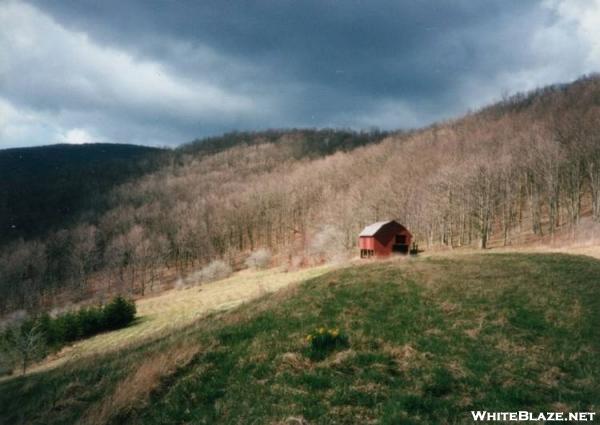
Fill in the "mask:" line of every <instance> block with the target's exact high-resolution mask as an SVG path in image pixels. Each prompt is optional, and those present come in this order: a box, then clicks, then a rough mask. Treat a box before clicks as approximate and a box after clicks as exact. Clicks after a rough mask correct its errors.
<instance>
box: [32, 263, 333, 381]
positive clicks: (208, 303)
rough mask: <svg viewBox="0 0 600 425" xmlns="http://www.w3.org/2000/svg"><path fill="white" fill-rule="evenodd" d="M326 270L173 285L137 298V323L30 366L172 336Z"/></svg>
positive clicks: (255, 272) (272, 271) (52, 364)
mask: <svg viewBox="0 0 600 425" xmlns="http://www.w3.org/2000/svg"><path fill="white" fill-rule="evenodd" d="M328 270H330V268H329V267H327V266H321V267H313V268H310V269H299V270H296V271H291V272H285V271H283V270H281V269H269V270H244V271H241V272H239V273H236V274H234V275H233V276H231V277H229V278H227V279H223V280H220V281H218V282H210V283H204V284H201V285H193V286H190V287H187V288H183V289H173V290H169V291H166V292H162V293H160V294H158V295H157V296H154V297H148V298H144V299H141V300H138V301H137V302H136V307H137V313H138V314H137V316H138V319H137V322H136V324H135V326H131V327H128V328H125V329H120V330H118V331H114V332H109V333H104V334H100V335H97V336H95V337H93V338H89V339H86V340H82V341H79V342H76V343H75V344H73V345H71V346H68V347H66V348H64V349H63V350H62V351H61V352H59V353H57V354H56V355H53V356H52V357H51V358H49V359H47V360H46V361H44V362H43V363H41V364H39V365H37V366H35V367H33V368H31V371H32V372H36V371H40V370H47V369H49V368H54V367H57V366H59V365H61V364H64V363H65V362H70V361H72V360H73V359H76V358H80V357H86V356H89V355H93V354H102V353H106V352H108V351H114V350H118V349H120V348H123V347H125V346H127V345H130V344H132V343H140V342H141V341H144V340H147V339H155V338H159V337H161V336H165V335H168V334H169V333H171V332H174V331H175V330H177V329H181V328H182V327H185V326H186V325H189V324H190V323H192V322H194V321H196V320H198V319H199V318H201V317H203V316H206V315H207V314H209V313H212V312H217V311H224V310H230V309H232V308H235V307H237V306H239V305H240V304H242V303H244V302H247V301H249V300H252V299H255V298H258V297H261V296H263V295H265V294H267V293H270V292H274V291H277V290H280V289H282V288H285V287H287V286H289V285H291V284H293V283H297V282H301V281H303V280H306V279H310V278H312V277H315V276H319V275H320V274H323V273H325V272H327V271H328Z"/></svg>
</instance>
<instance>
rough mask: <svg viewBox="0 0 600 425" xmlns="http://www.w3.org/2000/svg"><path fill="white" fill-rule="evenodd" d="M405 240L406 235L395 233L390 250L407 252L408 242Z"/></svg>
mask: <svg viewBox="0 0 600 425" xmlns="http://www.w3.org/2000/svg"><path fill="white" fill-rule="evenodd" d="M406 242H407V240H406V235H396V239H395V240H394V245H392V251H393V252H399V253H401V254H408V244H407V243H406Z"/></svg>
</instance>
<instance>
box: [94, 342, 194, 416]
mask: <svg viewBox="0 0 600 425" xmlns="http://www.w3.org/2000/svg"><path fill="white" fill-rule="evenodd" d="M199 351H200V347H199V346H198V345H193V344H181V345H179V346H176V347H174V348H172V349H170V350H167V351H165V352H161V353H158V354H155V355H153V356H151V357H149V358H147V359H146V360H144V361H143V362H142V363H141V364H140V365H139V366H138V367H137V368H136V369H135V370H134V371H133V372H132V373H131V374H129V375H128V376H127V377H125V379H124V380H122V381H121V382H120V383H119V384H118V385H117V387H116V388H115V390H114V392H113V394H112V395H111V396H109V397H106V398H104V399H103V400H102V401H101V402H100V404H97V405H95V406H93V407H92V408H91V409H90V410H89V411H88V414H87V415H86V416H85V418H84V420H83V422H82V423H85V424H105V423H107V422H109V420H110V419H111V418H112V417H114V416H116V415H122V414H124V413H127V412H128V411H131V410H134V409H136V408H139V407H142V406H143V405H144V404H145V403H147V401H148V399H149V397H150V395H151V394H152V392H154V391H156V390H157V389H158V388H159V386H160V385H161V382H163V380H164V379H165V378H167V377H168V376H171V375H173V374H174V373H175V372H176V371H177V370H179V369H181V368H183V367H185V366H187V365H188V364H189V363H190V362H191V361H192V360H193V359H194V357H195V356H196V355H197V354H198V352H199Z"/></svg>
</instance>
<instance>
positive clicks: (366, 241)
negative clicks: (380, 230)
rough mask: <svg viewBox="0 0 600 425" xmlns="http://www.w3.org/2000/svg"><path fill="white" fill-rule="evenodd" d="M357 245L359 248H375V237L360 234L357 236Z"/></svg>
mask: <svg viewBox="0 0 600 425" xmlns="http://www.w3.org/2000/svg"><path fill="white" fill-rule="evenodd" d="M358 247H359V248H360V249H375V238H373V237H368V236H361V237H360V238H358Z"/></svg>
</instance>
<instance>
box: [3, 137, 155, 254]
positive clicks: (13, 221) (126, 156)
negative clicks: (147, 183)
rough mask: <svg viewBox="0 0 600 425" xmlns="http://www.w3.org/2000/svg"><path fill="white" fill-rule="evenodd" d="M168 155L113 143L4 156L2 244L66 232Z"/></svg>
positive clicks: (28, 150)
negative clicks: (109, 194)
mask: <svg viewBox="0 0 600 425" xmlns="http://www.w3.org/2000/svg"><path fill="white" fill-rule="evenodd" d="M163 152H164V150H163V149H157V148H152V147H147V146H137V145H128V144H110V143H91V144H84V145H68V144H57V145H47V146H40V147H26V148H10V149H3V150H0V182H2V183H1V184H0V244H2V243H3V242H6V241H9V240H14V239H16V238H20V237H22V238H26V239H27V238H31V237H39V236H42V235H44V234H46V233H47V232H48V231H50V230H53V229H56V228H59V227H62V226H66V225H67V224H68V223H70V222H71V221H72V220H73V219H75V217H76V216H77V214H79V213H82V212H83V211H84V210H85V209H87V208H97V207H99V205H97V204H95V202H99V200H100V198H101V196H102V195H103V194H105V193H106V192H107V191H108V190H110V188H112V187H113V186H115V185H118V184H121V183H123V182H125V181H126V180H128V179H130V178H133V177H136V176H140V175H141V174H143V173H144V172H148V171H151V170H154V169H155V168H156V167H157V166H158V163H159V162H158V160H159V158H160V157H161V154H162V153H163Z"/></svg>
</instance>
